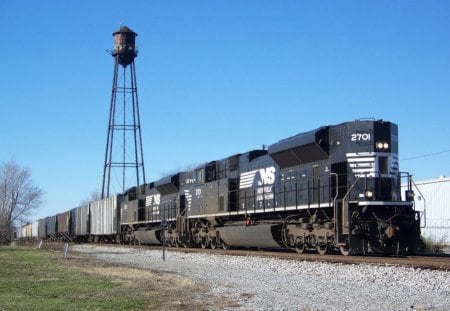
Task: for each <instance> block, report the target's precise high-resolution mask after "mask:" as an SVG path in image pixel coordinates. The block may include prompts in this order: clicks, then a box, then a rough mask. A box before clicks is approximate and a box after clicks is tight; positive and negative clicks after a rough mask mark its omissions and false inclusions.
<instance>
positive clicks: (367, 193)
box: [364, 189, 373, 200]
mask: <svg viewBox="0 0 450 311" xmlns="http://www.w3.org/2000/svg"><path fill="white" fill-rule="evenodd" d="M364 198H366V200H371V199H372V198H373V191H372V190H370V189H367V190H366V191H364Z"/></svg>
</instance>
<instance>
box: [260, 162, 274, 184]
mask: <svg viewBox="0 0 450 311" xmlns="http://www.w3.org/2000/svg"><path fill="white" fill-rule="evenodd" d="M258 172H259V176H260V179H259V180H258V186H264V185H273V183H274V182H275V167H273V166H271V167H266V168H262V169H260V170H258Z"/></svg>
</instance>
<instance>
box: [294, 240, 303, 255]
mask: <svg viewBox="0 0 450 311" xmlns="http://www.w3.org/2000/svg"><path fill="white" fill-rule="evenodd" d="M295 251H296V252H297V253H299V254H302V253H303V252H304V251H305V243H303V242H298V243H297V244H295Z"/></svg>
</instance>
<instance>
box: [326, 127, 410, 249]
mask: <svg viewBox="0 0 450 311" xmlns="http://www.w3.org/2000/svg"><path fill="white" fill-rule="evenodd" d="M330 161H331V167H332V172H333V173H335V174H337V176H345V178H342V177H341V178H340V179H341V181H343V180H345V179H346V180H345V181H346V182H345V183H341V185H340V186H341V188H340V189H339V190H338V195H337V200H336V202H335V204H336V208H335V211H336V215H335V216H336V219H337V226H336V228H337V236H336V238H337V242H338V244H339V245H340V246H341V248H342V249H343V252H344V253H345V252H346V251H352V252H354V253H367V252H377V253H404V252H406V251H408V252H414V250H415V247H416V245H415V244H416V242H417V241H416V237H417V236H418V234H417V232H415V231H417V230H419V229H418V228H419V220H418V218H419V217H418V214H417V213H416V212H415V211H414V206H413V202H412V201H411V200H406V201H402V198H401V188H400V186H401V177H402V174H401V173H400V171H399V164H398V163H399V161H398V128H397V125H396V124H394V123H391V122H385V121H383V120H377V121H373V120H371V121H367V120H363V121H355V122H350V123H344V124H341V125H338V126H335V127H332V128H331V129H330ZM405 176H406V177H407V178H410V177H409V175H408V174H406V175H405ZM408 184H410V183H408ZM408 191H411V189H408Z"/></svg>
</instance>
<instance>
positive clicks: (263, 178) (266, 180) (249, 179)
mask: <svg viewBox="0 0 450 311" xmlns="http://www.w3.org/2000/svg"><path fill="white" fill-rule="evenodd" d="M275 172H276V169H275V167H274V166H269V167H266V168H261V169H258V170H253V171H250V172H245V173H241V176H240V182H239V189H246V188H251V187H253V186H264V185H273V183H274V182H275ZM257 173H259V176H258V177H259V178H258V177H257ZM257 178H258V179H257ZM255 179H256V180H257V183H256V184H255Z"/></svg>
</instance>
